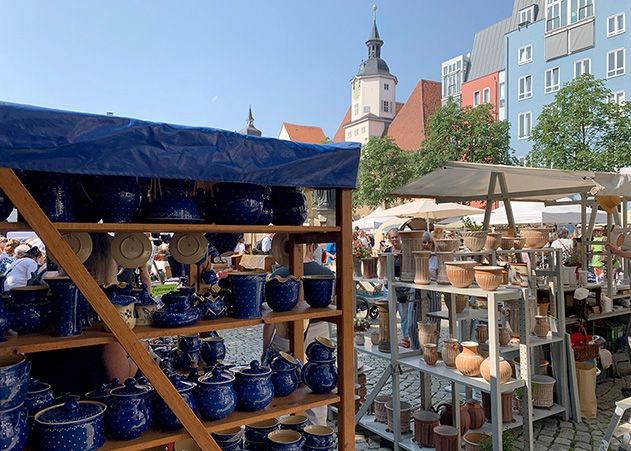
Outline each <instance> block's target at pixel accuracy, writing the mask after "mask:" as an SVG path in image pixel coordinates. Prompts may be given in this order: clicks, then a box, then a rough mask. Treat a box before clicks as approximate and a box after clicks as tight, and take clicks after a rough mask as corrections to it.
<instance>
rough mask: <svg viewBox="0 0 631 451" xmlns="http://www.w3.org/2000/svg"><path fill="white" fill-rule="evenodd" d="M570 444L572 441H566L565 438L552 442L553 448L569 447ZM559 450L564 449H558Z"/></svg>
mask: <svg viewBox="0 0 631 451" xmlns="http://www.w3.org/2000/svg"><path fill="white" fill-rule="evenodd" d="M571 444H572V440H568V439H566V438H556V439H555V440H554V444H553V446H566V447H569V446H570V445H571ZM560 449H566V448H560Z"/></svg>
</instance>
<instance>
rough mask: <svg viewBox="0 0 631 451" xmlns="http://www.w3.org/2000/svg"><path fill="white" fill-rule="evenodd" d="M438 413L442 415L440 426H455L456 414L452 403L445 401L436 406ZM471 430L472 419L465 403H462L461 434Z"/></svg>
mask: <svg viewBox="0 0 631 451" xmlns="http://www.w3.org/2000/svg"><path fill="white" fill-rule="evenodd" d="M436 412H438V414H439V415H440V424H442V425H449V426H453V424H454V413H453V405H452V404H451V401H445V402H443V403H440V404H438V406H436ZM470 428H471V419H470V418H469V414H468V413H467V410H466V409H465V406H464V403H460V433H461V434H464V433H465V432H467V431H468V430H469V429H470Z"/></svg>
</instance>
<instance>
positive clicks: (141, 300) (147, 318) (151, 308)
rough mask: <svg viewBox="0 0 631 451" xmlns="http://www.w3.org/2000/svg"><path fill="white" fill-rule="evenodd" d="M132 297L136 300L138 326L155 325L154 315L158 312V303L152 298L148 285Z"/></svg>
mask: <svg viewBox="0 0 631 451" xmlns="http://www.w3.org/2000/svg"><path fill="white" fill-rule="evenodd" d="M132 296H134V297H135V298H136V304H135V305H134V309H135V311H136V325H138V326H151V325H152V324H153V314H154V313H155V312H156V310H158V308H159V306H160V305H159V304H158V302H157V301H156V300H155V299H154V298H152V297H151V295H150V294H149V291H148V289H147V287H146V285H144V284H143V285H142V287H141V289H140V290H138V291H136V292H133V291H132Z"/></svg>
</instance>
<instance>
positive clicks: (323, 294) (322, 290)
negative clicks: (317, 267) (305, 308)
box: [302, 275, 335, 308]
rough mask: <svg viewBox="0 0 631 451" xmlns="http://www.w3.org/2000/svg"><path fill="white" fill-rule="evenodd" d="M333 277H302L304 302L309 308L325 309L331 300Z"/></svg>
mask: <svg viewBox="0 0 631 451" xmlns="http://www.w3.org/2000/svg"><path fill="white" fill-rule="evenodd" d="M334 282H335V276H333V275H331V276H324V275H322V276H304V277H303V278H302V286H303V287H304V293H305V302H306V303H307V304H309V305H310V306H311V307H316V308H317V307H327V306H328V305H329V304H331V300H332V299H333V283H334Z"/></svg>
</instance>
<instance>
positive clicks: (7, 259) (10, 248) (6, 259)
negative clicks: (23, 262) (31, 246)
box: [0, 239, 20, 274]
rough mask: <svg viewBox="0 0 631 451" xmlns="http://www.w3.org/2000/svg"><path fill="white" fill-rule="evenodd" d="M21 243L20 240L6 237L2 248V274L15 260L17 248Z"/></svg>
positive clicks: (0, 262) (0, 263)
mask: <svg viewBox="0 0 631 451" xmlns="http://www.w3.org/2000/svg"><path fill="white" fill-rule="evenodd" d="M19 245H20V242H19V241H18V240H9V239H5V240H4V241H3V242H2V247H1V248H0V251H1V253H0V274H4V273H5V272H7V268H8V267H9V265H10V264H11V263H13V262H14V261H15V257H14V253H15V248H16V247H18V246H19Z"/></svg>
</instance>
